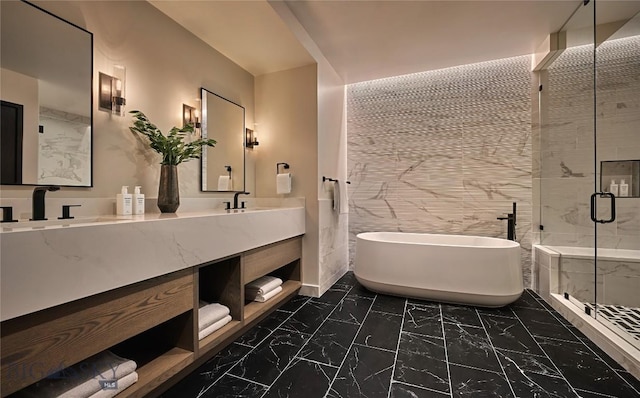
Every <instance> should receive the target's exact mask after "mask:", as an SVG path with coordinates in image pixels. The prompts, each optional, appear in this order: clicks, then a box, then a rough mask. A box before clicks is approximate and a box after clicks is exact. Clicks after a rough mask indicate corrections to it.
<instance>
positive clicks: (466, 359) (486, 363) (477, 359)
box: [444, 323, 502, 372]
mask: <svg viewBox="0 0 640 398" xmlns="http://www.w3.org/2000/svg"><path fill="white" fill-rule="evenodd" d="M444 335H445V340H446V342H447V355H448V359H449V363H457V364H460V365H466V366H471V367H474V368H480V369H486V370H491V371H494V372H502V368H501V367H500V363H499V362H498V358H497V357H496V354H495V351H494V350H493V347H492V346H491V342H490V341H489V338H488V337H487V334H486V333H485V331H484V329H481V328H476V327H473V326H465V325H460V324H452V323H445V324H444Z"/></svg>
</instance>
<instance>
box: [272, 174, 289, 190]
mask: <svg viewBox="0 0 640 398" xmlns="http://www.w3.org/2000/svg"><path fill="white" fill-rule="evenodd" d="M276 190H277V192H278V194H284V193H291V173H281V174H278V175H277V176H276Z"/></svg>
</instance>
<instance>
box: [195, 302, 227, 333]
mask: <svg viewBox="0 0 640 398" xmlns="http://www.w3.org/2000/svg"><path fill="white" fill-rule="evenodd" d="M229 312H230V311H229V307H227V306H224V305H222V304H218V303H213V304H207V305H205V306H204V307H201V308H199V309H198V330H199V331H202V330H204V329H206V328H207V327H209V326H211V325H212V324H214V323H215V322H217V321H219V320H220V319H223V318H224V317H225V316H227V315H229Z"/></svg>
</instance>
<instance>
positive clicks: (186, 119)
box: [182, 104, 200, 131]
mask: <svg viewBox="0 0 640 398" xmlns="http://www.w3.org/2000/svg"><path fill="white" fill-rule="evenodd" d="M187 124H191V125H193V129H194V131H197V130H198V129H199V128H200V117H199V115H198V110H197V109H196V108H194V107H193V106H189V105H187V104H182V127H185V126H186V125H187Z"/></svg>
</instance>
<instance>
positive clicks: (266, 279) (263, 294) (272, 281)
mask: <svg viewBox="0 0 640 398" xmlns="http://www.w3.org/2000/svg"><path fill="white" fill-rule="evenodd" d="M281 291H282V279H280V278H276V277H275V276H270V275H266V276H263V277H260V278H258V279H256V280H255V281H253V282H250V283H247V284H246V285H245V287H244V296H245V298H246V299H247V300H249V301H258V302H261V303H264V302H265V301H267V300H269V299H271V298H273V297H274V296H275V295H276V294H278V293H280V292H281Z"/></svg>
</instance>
